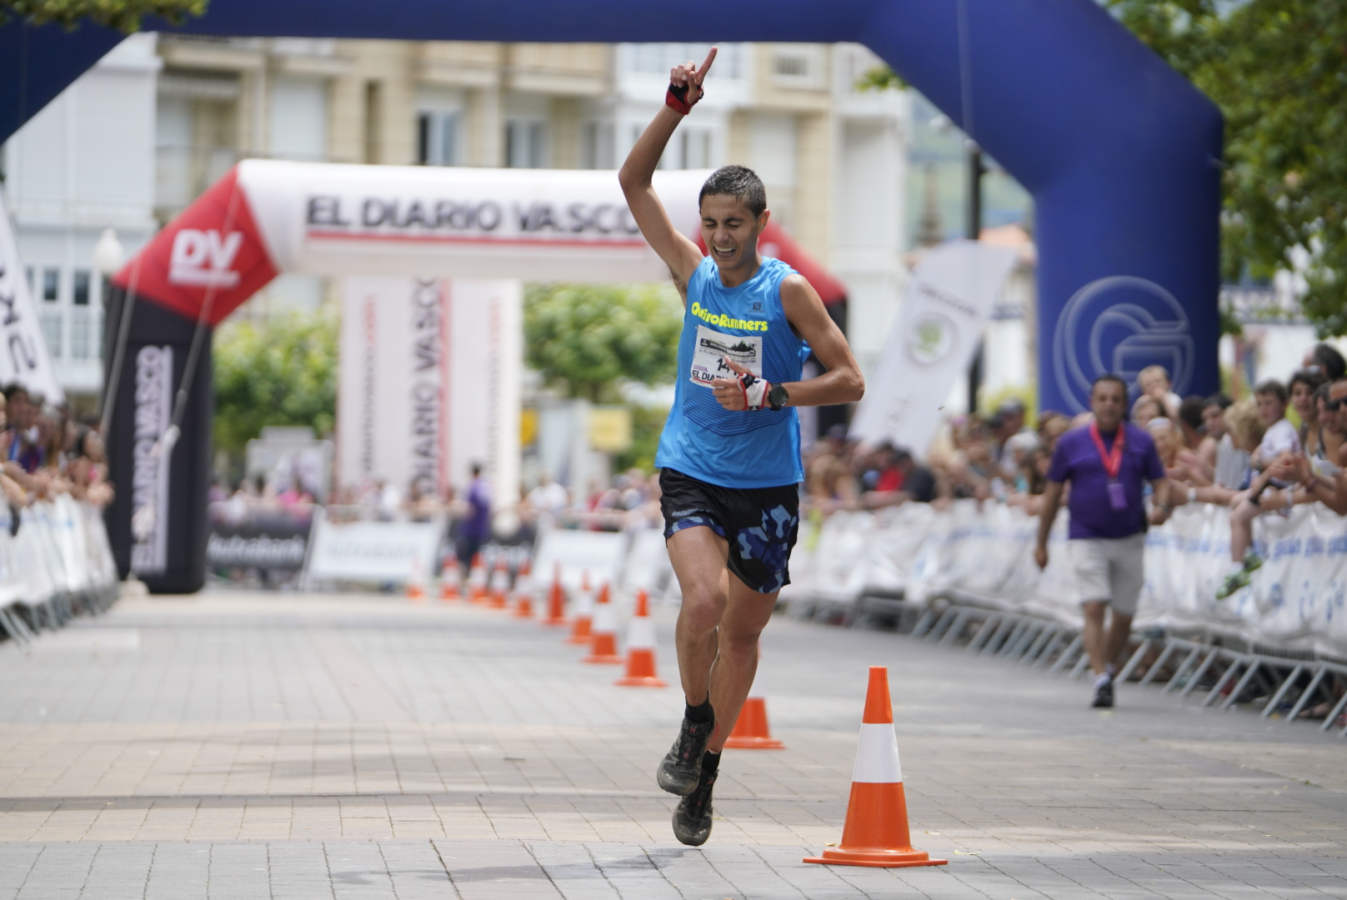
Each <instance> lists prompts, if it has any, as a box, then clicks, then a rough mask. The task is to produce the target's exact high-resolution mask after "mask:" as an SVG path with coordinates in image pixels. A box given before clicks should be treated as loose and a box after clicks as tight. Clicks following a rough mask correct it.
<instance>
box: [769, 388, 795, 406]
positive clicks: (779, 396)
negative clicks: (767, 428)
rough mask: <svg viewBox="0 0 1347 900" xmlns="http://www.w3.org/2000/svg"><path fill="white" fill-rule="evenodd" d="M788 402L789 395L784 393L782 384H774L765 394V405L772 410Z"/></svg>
mask: <svg viewBox="0 0 1347 900" xmlns="http://www.w3.org/2000/svg"><path fill="white" fill-rule="evenodd" d="M789 402H790V394H788V393H786V386H785V385H784V384H774V385H772V389H771V390H770V391H768V392H767V405H768V406H769V407H771V408H772V409H780V408H781V407H783V406H785V405H786V404H787V403H789Z"/></svg>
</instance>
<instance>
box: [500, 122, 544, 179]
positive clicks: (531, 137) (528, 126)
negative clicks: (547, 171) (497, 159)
mask: <svg viewBox="0 0 1347 900" xmlns="http://www.w3.org/2000/svg"><path fill="white" fill-rule="evenodd" d="M505 164H506V165H507V166H509V167H510V168H512V169H541V168H543V167H544V166H546V165H547V124H546V123H545V122H542V121H540V120H538V119H510V120H508V121H507V122H506V123H505Z"/></svg>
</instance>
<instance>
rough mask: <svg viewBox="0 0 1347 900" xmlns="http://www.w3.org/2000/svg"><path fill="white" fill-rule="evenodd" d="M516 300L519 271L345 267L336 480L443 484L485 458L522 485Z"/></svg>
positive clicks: (507, 480) (503, 483)
mask: <svg viewBox="0 0 1347 900" xmlns="http://www.w3.org/2000/svg"><path fill="white" fill-rule="evenodd" d="M522 304H523V300H522V287H521V285H520V283H519V282H518V281H474V280H465V279H454V280H452V281H451V280H448V279H439V278H416V279H413V278H393V277H379V278H376V277H352V278H346V279H344V289H343V299H342V321H341V359H342V361H343V362H342V365H341V367H340V370H339V376H338V377H339V382H338V386H337V434H336V438H337V446H336V450H337V464H338V480H339V481H340V483H342V484H345V485H349V486H359V485H362V484H365V483H368V482H370V481H372V480H374V479H377V478H381V479H383V480H385V481H387V482H388V483H389V484H391V485H393V486H394V487H396V488H397V489H398V490H399V491H402V492H403V493H404V494H405V493H406V492H407V491H408V490H409V488H410V487H411V485H412V483H413V482H415V484H416V486H417V487H418V488H419V489H420V490H421V492H422V493H425V494H433V495H436V496H443V491H444V489H445V488H447V487H449V486H451V485H452V486H454V487H456V488H457V489H458V490H459V491H460V492H462V491H463V490H464V489H465V488H466V486H467V484H468V482H469V479H470V467H471V465H472V463H474V462H480V463H482V464H483V466H484V467H485V473H486V476H487V479H488V481H489V482H490V483H491V487H492V491H493V493H494V495H495V496H496V497H498V498H509V497H517V496H518V495H519V488H518V485H519V405H520V400H519V373H520V370H521V368H522V366H523V361H522V357H523V341H522V332H523V328H522V315H523V313H522Z"/></svg>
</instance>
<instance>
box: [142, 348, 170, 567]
mask: <svg viewBox="0 0 1347 900" xmlns="http://www.w3.org/2000/svg"><path fill="white" fill-rule="evenodd" d="M174 387H175V385H174V384H173V348H172V347H171V346H169V345H167V344H165V345H162V346H160V345H157V344H147V345H145V346H143V347H141V348H140V349H139V350H137V351H136V386H135V394H134V396H135V399H136V408H135V409H136V411H135V419H134V421H135V423H136V425H135V429H136V430H135V444H134V446H133V450H132V452H133V454H134V456H133V457H132V458H133V460H134V462H133V463H132V470H131V471H132V475H131V538H132V541H133V543H132V544H131V570H132V571H133V572H135V573H137V574H138V575H160V574H163V571H164V569H165V568H166V567H167V566H168V529H169V521H168V485H169V466H170V464H171V463H172V459H173V453H172V448H171V447H166V446H165V445H164V443H163V441H162V438H163V436H164V432H165V431H167V430H168V427H169V423H170V422H172V412H173V391H174Z"/></svg>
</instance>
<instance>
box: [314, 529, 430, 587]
mask: <svg viewBox="0 0 1347 900" xmlns="http://www.w3.org/2000/svg"><path fill="white" fill-rule="evenodd" d="M443 535H444V522H443V520H437V521H434V522H331V521H329V520H328V519H327V517H326V516H325V515H322V514H321V512H319V513H317V514H315V516H314V522H313V531H312V533H311V536H310V543H311V545H312V549H311V550H310V553H309V562H308V565H307V566H305V568H304V574H305V577H306V578H309V579H318V580H325V581H358V582H367V583H378V584H385V583H391V584H405V583H406V582H407V581H408V579H410V578H413V577H415V578H422V579H425V578H429V577H430V576H431V574H432V573H433V572H434V570H435V562H436V552H437V551H438V549H439V546H440V538H441V537H443Z"/></svg>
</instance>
